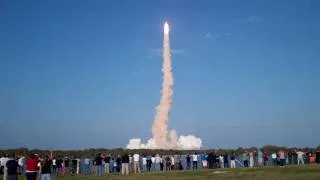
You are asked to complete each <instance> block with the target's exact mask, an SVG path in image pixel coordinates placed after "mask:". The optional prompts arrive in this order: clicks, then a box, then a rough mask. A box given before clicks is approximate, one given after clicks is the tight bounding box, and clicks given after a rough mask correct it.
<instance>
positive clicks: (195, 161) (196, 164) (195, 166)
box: [192, 152, 198, 170]
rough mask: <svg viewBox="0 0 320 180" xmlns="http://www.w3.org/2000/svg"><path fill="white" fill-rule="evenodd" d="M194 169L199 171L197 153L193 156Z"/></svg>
mask: <svg viewBox="0 0 320 180" xmlns="http://www.w3.org/2000/svg"><path fill="white" fill-rule="evenodd" d="M192 162H193V163H192V169H193V170H195V169H198V154H197V152H195V153H194V154H193V155H192Z"/></svg>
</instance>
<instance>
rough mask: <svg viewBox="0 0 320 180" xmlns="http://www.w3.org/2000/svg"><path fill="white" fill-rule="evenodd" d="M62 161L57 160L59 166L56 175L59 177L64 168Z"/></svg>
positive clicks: (59, 158)
mask: <svg viewBox="0 0 320 180" xmlns="http://www.w3.org/2000/svg"><path fill="white" fill-rule="evenodd" d="M62 162H63V161H62V159H61V157H58V158H57V160H56V164H57V171H56V175H57V176H59V175H61V168H62Z"/></svg>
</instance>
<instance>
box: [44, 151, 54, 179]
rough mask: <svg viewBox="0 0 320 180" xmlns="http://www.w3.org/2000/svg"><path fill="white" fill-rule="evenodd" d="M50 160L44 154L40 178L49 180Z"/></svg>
mask: <svg viewBox="0 0 320 180" xmlns="http://www.w3.org/2000/svg"><path fill="white" fill-rule="evenodd" d="M51 168H52V161H51V159H50V158H49V156H46V157H45V159H44V161H43V162H42V165H41V180H51Z"/></svg>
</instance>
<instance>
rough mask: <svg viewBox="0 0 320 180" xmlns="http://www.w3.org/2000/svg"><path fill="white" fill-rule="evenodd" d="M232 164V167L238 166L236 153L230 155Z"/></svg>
mask: <svg viewBox="0 0 320 180" xmlns="http://www.w3.org/2000/svg"><path fill="white" fill-rule="evenodd" d="M230 166H231V168H236V156H235V155H234V153H232V154H231V156H230Z"/></svg>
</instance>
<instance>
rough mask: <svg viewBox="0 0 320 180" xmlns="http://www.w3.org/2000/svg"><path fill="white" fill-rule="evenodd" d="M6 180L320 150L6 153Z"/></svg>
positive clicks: (318, 156)
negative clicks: (90, 154) (87, 154)
mask: <svg viewBox="0 0 320 180" xmlns="http://www.w3.org/2000/svg"><path fill="white" fill-rule="evenodd" d="M0 163H1V172H2V174H3V179H4V180H17V179H18V177H19V176H18V174H21V175H24V176H25V177H26V179H27V180H36V179H37V177H38V176H40V179H41V180H51V179H52V176H64V175H79V174H81V175H97V176H102V175H103V174H108V173H121V174H123V175H129V174H130V173H148V172H160V171H172V170H197V169H200V168H209V169H214V168H238V167H244V168H246V167H248V168H254V167H263V166H279V167H283V166H286V165H293V164H297V165H303V164H309V163H318V164H319V163H320V152H319V151H317V152H316V153H315V154H312V153H310V152H303V151H299V150H296V151H289V152H285V151H283V150H280V151H279V152H277V153H271V154H268V153H267V152H265V151H263V150H257V151H251V152H247V151H245V152H243V153H242V154H237V155H236V154H235V153H229V154H227V153H222V154H218V153H216V152H208V153H199V154H198V153H197V152H194V153H192V154H178V153H176V154H175V155H160V154H154V155H140V154H138V153H134V154H128V153H123V154H121V155H120V154H119V155H111V154H101V153H99V154H97V155H96V156H95V157H92V158H89V157H81V158H80V157H72V156H69V155H68V156H64V157H61V156H58V157H55V156H53V153H52V151H51V152H50V153H49V155H47V156H43V157H40V156H39V155H38V154H30V155H29V156H28V157H24V156H15V155H11V156H8V155H5V156H3V157H1V158H0Z"/></svg>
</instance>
